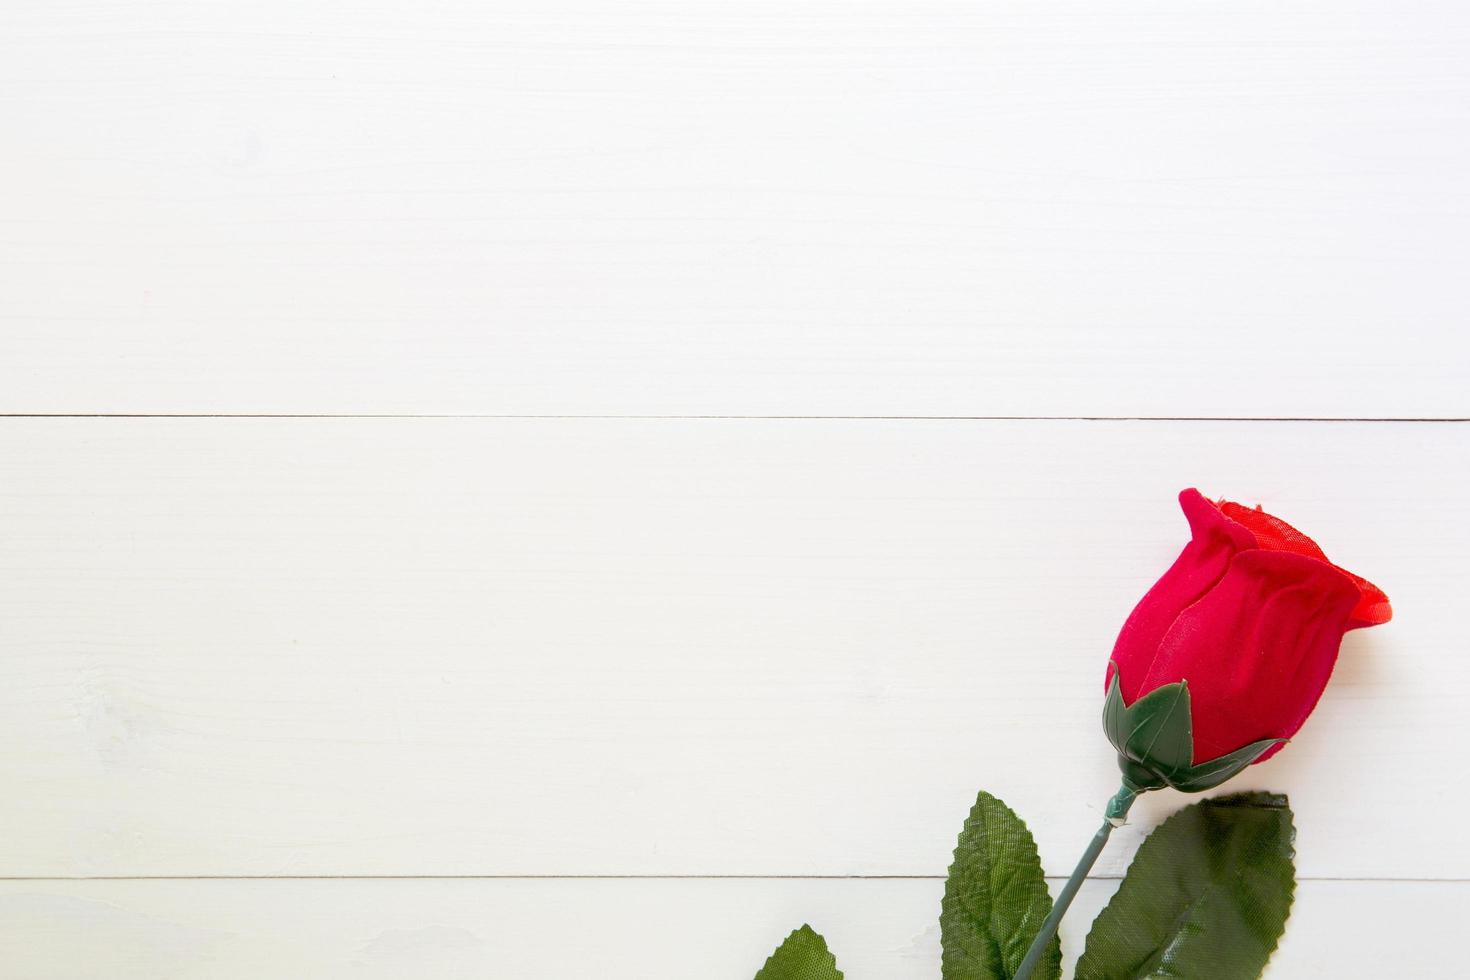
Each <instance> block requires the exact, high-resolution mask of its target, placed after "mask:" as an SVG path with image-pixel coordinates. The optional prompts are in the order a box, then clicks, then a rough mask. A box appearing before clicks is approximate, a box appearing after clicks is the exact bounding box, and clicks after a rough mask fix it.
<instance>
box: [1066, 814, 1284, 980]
mask: <svg viewBox="0 0 1470 980" xmlns="http://www.w3.org/2000/svg"><path fill="white" fill-rule="evenodd" d="M1295 836H1296V832H1295V830H1294V829H1293V827H1292V823H1291V807H1290V806H1288V805H1287V802H1286V797H1285V796H1279V795H1276V794H1273V793H1240V794H1237V795H1235V796H1225V797H1220V798H1218V799H1213V800H1205V801H1203V802H1200V803H1196V804H1194V805H1193V806H1190V807H1186V808H1185V809H1183V810H1180V811H1179V812H1178V813H1176V814H1174V815H1173V816H1172V817H1170V818H1169V819H1168V820H1165V821H1164V822H1163V823H1162V824H1161V825H1160V826H1159V827H1158V829H1157V830H1155V831H1154V832H1153V833H1152V834H1150V835H1149V836H1148V839H1147V840H1145V841H1144V842H1143V846H1142V847H1140V848H1139V849H1138V856H1137V857H1135V858H1134V859H1133V864H1132V866H1130V867H1129V868H1128V874H1127V876H1126V877H1125V878H1124V879H1123V884H1122V886H1121V887H1119V889H1118V893H1117V894H1116V895H1114V896H1113V900H1112V901H1111V902H1109V903H1108V907H1107V908H1105V909H1103V911H1102V914H1101V915H1099V916H1098V917H1097V921H1095V922H1094V923H1093V924H1092V931H1091V932H1090V933H1088V935H1087V950H1086V952H1084V953H1083V954H1082V959H1081V960H1080V961H1079V962H1078V964H1077V980H1145V978H1149V980H1162V978H1169V980H1176V978H1177V980H1256V978H1257V977H1259V976H1260V975H1261V971H1262V970H1264V969H1265V968H1266V961H1267V960H1268V959H1270V957H1271V953H1272V952H1273V951H1275V949H1276V943H1277V941H1278V940H1280V938H1281V933H1282V931H1283V930H1284V929H1285V928H1286V917H1287V915H1288V914H1290V912H1291V899H1292V893H1293V891H1294V890H1295V888H1296V881H1295V877H1294V875H1295V870H1296V869H1295V866H1294V865H1293V863H1292V856H1293V853H1294V852H1293V848H1292V842H1293V840H1294V838H1295Z"/></svg>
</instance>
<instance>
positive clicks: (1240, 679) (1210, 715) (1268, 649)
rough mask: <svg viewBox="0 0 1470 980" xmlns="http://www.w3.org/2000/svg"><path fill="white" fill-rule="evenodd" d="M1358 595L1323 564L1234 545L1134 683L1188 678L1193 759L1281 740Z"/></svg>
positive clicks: (1321, 680)
mask: <svg viewBox="0 0 1470 980" xmlns="http://www.w3.org/2000/svg"><path fill="white" fill-rule="evenodd" d="M1357 602H1358V589H1357V587H1356V586H1355V585H1354V584H1353V583H1352V581H1351V580H1350V579H1348V578H1347V576H1345V575H1343V574H1342V573H1341V572H1339V571H1338V570H1337V569H1336V568H1334V567H1333V566H1332V565H1330V564H1328V563H1326V562H1323V561H1319V560H1317V559H1315V558H1311V557H1307V556H1304V555H1299V554H1295V553H1292V552H1287V551H1264V550H1250V551H1242V552H1240V553H1239V554H1237V555H1236V556H1235V557H1234V558H1233V559H1232V560H1231V562H1230V569H1229V571H1228V572H1226V574H1225V576H1224V577H1223V578H1222V579H1221V580H1220V582H1219V584H1218V585H1216V586H1215V587H1214V588H1213V589H1211V590H1210V592H1209V594H1207V595H1206V596H1204V597H1203V598H1202V599H1200V600H1199V601H1198V602H1196V603H1195V604H1194V605H1192V606H1190V607H1189V608H1188V609H1186V610H1185V611H1184V612H1183V613H1181V614H1180V615H1179V618H1178V619H1177V620H1176V621H1175V622H1174V624H1173V625H1172V626H1171V627H1170V628H1169V631H1168V633H1167V635H1166V636H1165V637H1164V639H1163V641H1162V642H1161V643H1160V644H1159V651H1158V656H1157V657H1156V658H1155V660H1154V662H1153V663H1152V664H1150V665H1149V668H1148V670H1147V672H1146V673H1145V674H1144V675H1143V676H1142V677H1140V678H1139V686H1140V687H1141V688H1142V689H1143V690H1145V691H1149V690H1153V689H1154V688H1156V687H1159V686H1161V685H1163V684H1171V683H1173V682H1175V681H1179V680H1184V681H1188V683H1189V694H1190V704H1191V709H1192V716H1193V723H1194V758H1195V761H1196V762H1197V763H1198V762H1203V761H1205V760H1208V759H1213V758H1217V757H1219V756H1221V755H1224V754H1225V753H1227V752H1233V751H1235V750H1236V749H1238V748H1240V747H1241V746H1244V745H1248V744H1250V743H1251V742H1254V741H1257V740H1259V739H1263V738H1290V737H1291V736H1292V735H1294V734H1296V731H1297V729H1299V728H1300V727H1301V726H1302V723H1303V722H1305V721H1306V720H1307V716H1308V715H1309V714H1311V712H1312V709H1313V708H1314V707H1315V706H1316V704H1317V701H1318V699H1319V698H1320V697H1321V696H1322V690H1323V689H1324V688H1325V687H1326V686H1327V679H1328V678H1329V677H1330V676H1331V675H1332V667H1333V665H1334V664H1335V663H1336V661H1337V652H1338V648H1339V646H1340V645H1341V643H1342V634H1343V631H1344V630H1346V629H1347V626H1348V617H1349V614H1350V613H1351V612H1352V610H1353V607H1354V605H1355V603H1357ZM1125 677H1126V674H1125ZM1263 758H1264V756H1263Z"/></svg>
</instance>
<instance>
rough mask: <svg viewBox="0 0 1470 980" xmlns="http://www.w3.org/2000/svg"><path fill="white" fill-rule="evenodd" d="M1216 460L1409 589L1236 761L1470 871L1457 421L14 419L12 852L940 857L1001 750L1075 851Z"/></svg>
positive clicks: (416, 869) (1059, 866)
mask: <svg viewBox="0 0 1470 980" xmlns="http://www.w3.org/2000/svg"><path fill="white" fill-rule="evenodd" d="M1186 482H1189V483H1198V484H1199V485H1200V486H1202V487H1204V488H1205V489H1206V490H1207V491H1209V492H1211V493H1225V492H1228V493H1229V494H1230V495H1231V496H1233V497H1236V498H1239V499H1244V500H1246V501H1252V502H1253V501H1257V500H1259V501H1261V502H1263V503H1265V504H1267V505H1268V506H1269V507H1270V509H1272V510H1274V511H1276V512H1278V513H1282V514H1285V515H1289V516H1290V517H1291V518H1293V519H1294V520H1296V521H1297V522H1298V523H1299V524H1300V525H1301V526H1302V527H1303V528H1305V529H1307V530H1309V531H1310V532H1312V533H1314V534H1316V535H1317V536H1318V538H1319V540H1321V541H1322V542H1323V543H1324V545H1325V546H1326V547H1327V548H1328V549H1329V550H1330V553H1331V554H1332V555H1333V557H1334V558H1336V559H1337V560H1338V561H1340V562H1342V563H1343V564H1344V565H1346V566H1347V567H1349V568H1352V569H1354V570H1356V571H1359V572H1361V573H1362V574H1364V575H1366V576H1370V577H1372V578H1373V579H1374V580H1376V581H1377V582H1378V583H1379V584H1380V585H1382V586H1383V587H1384V588H1385V589H1386V590H1387V591H1388V593H1389V594H1390V595H1391V596H1393V597H1394V599H1395V601H1396V603H1397V605H1396V611H1397V618H1396V619H1395V621H1394V622H1393V623H1392V624H1390V625H1388V626H1385V627H1381V628H1378V629H1375V630H1372V631H1367V632H1363V633H1355V634H1352V635H1350V637H1349V638H1348V640H1347V642H1346V643H1345V646H1344V653H1343V657H1342V660H1341V662H1340V665H1339V669H1338V675H1337V677H1336V678H1335V680H1334V683H1333V685H1332V687H1331V688H1330V689H1329V691H1328V693H1327V696H1326V699H1325V701H1324V703H1323V705H1322V706H1321V709H1320V710H1319V711H1318V712H1317V715H1316V717H1315V718H1314V720H1313V722H1312V724H1310V725H1309V726H1308V727H1307V728H1306V729H1304V730H1303V732H1302V733H1301V734H1300V736H1299V737H1298V738H1297V740H1296V742H1295V744H1294V745H1293V746H1292V747H1291V748H1290V749H1289V750H1288V751H1286V752H1283V753H1282V754H1281V755H1280V756H1279V758H1278V759H1276V760H1273V761H1272V762H1271V763H1269V764H1267V765H1264V766H1261V767H1257V768H1254V769H1252V770H1251V771H1250V774H1249V775H1248V776H1247V777H1244V778H1243V779H1241V780H1239V781H1237V782H1236V783H1235V784H1233V785H1235V786H1238V787H1244V786H1260V787H1267V788H1274V789H1279V790H1284V791H1288V792H1290V793H1291V794H1292V796H1293V799H1294V803H1295V806H1296V808H1297V811H1298V814H1299V820H1300V824H1301V827H1302V834H1301V844H1300V864H1299V867H1300V871H1301V872H1302V874H1304V875H1306V876H1308V877H1324V878H1326V877H1330V878H1341V877H1369V878H1470V844H1467V841H1466V838H1465V835H1464V834H1463V833H1461V822H1462V821H1461V817H1462V810H1463V808H1464V806H1466V805H1467V803H1470V797H1467V793H1470V790H1467V787H1466V785H1465V783H1464V782H1463V781H1460V780H1455V779H1446V778H1445V769H1444V766H1445V760H1446V759H1455V758H1464V757H1470V728H1467V727H1466V725H1465V724H1464V717H1463V711H1462V710H1461V708H1462V706H1463V705H1464V704H1465V703H1466V699H1467V698H1470V660H1467V658H1466V657H1464V656H1463V655H1462V652H1463V651H1462V650H1461V646H1460V620H1461V617H1462V615H1463V602H1462V598H1463V594H1464V585H1465V582H1464V575H1463V573H1462V571H1461V570H1460V569H1461V561H1462V556H1463V555H1465V554H1470V521H1467V519H1466V518H1467V514H1466V501H1467V499H1470V426H1466V425H1461V424H1456V423H1442V424H1437V425H1430V424H1404V423H1333V424H1324V423H1252V424H1243V423H1232V422H1217V423H1198V422H1195V423H1187V422H1045V421H1039V422H1038V421H1033V422H979V421H905V422H875V421H853V420H848V421H844V420H827V421H800V422H798V421H750V420H705V421H677V420H660V421H646V420H643V421H639V420H623V421H619V420H601V421H596V422H592V421H588V420H468V421H466V420H460V421H446V420H424V419H419V420H382V419H378V420H373V419H368V420H343V419H331V420H304V419H274V420H270V419H228V420H224V419H192V420H168V419H148V420H140V419H109V420H95V419H44V420H18V419H12V420H9V421H8V422H7V423H6V424H5V425H4V426H0V484H3V486H4V487H5V498H4V499H5V504H6V506H5V508H4V511H3V516H0V548H3V553H4V554H5V555H6V563H7V568H6V573H5V574H4V575H3V576H0V623H3V629H4V633H3V636H0V642H3V644H4V648H5V649H6V650H7V662H8V664H9V678H8V681H7V688H8V690H9V692H10V693H9V695H8V700H9V707H8V709H7V710H6V712H5V713H4V714H3V716H0V726H3V727H0V745H5V746H9V747H10V748H9V749H7V750H6V751H5V752H3V753H0V785H4V786H6V787H7V792H8V793H9V794H11V797H12V799H14V800H16V801H17V803H16V804H15V805H14V806H12V808H11V810H10V813H9V814H8V821H7V832H6V833H5V834H3V835H0V865H3V866H4V867H6V868H7V869H8V870H9V873H10V874H14V875H27V876H53V875H61V876H71V875H150V874H161V875H344V874H358V875H361V874H391V875H424V874H440V875H452V874H472V875H506V874H518V875H543V874H558V875H569V874H640V875H641V874H660V875H689V874H718V875H732V874H739V875H790V874H801V875H815V874H821V875H850V874H902V875H932V874H939V873H942V871H943V869H944V868H945V866H946V865H947V863H948V853H949V850H950V848H951V847H952V843H953V836H954V833H955V832H956V830H957V828H958V825H959V821H960V820H961V818H962V817H963V815H964V812H965V810H966V809H967V807H968V805H969V803H970V801H971V800H972V799H973V794H974V792H975V790H976V789H977V788H979V787H985V788H988V789H990V790H992V791H993V792H996V793H998V794H999V795H1001V796H1003V797H1004V798H1005V799H1007V800H1008V801H1009V802H1010V803H1011V804H1012V805H1014V806H1015V807H1016V808H1017V809H1018V810H1019V811H1020V812H1021V813H1022V814H1024V815H1025V816H1026V818H1027V819H1028V821H1029V822H1030V823H1032V825H1033V826H1034V828H1035V830H1036V834H1037V837H1038V840H1039V843H1040V846H1041V849H1042V853H1043V855H1044V859H1045V861H1046V863H1047V865H1048V867H1050V868H1052V869H1054V870H1058V871H1060V870H1065V869H1066V868H1069V867H1070V866H1071V863H1072V861H1073V860H1074V859H1075V855H1076V853H1077V852H1078V851H1079V850H1080V848H1081V846H1082V844H1083V843H1084V842H1085V841H1086V839H1087V837H1088V836H1089V835H1090V834H1091V831H1092V829H1093V825H1094V824H1095V823H1096V822H1097V820H1098V817H1099V812H1100V807H1101V805H1102V803H1103V801H1104V800H1105V799H1106V797H1107V796H1108V795H1109V794H1110V793H1111V791H1112V789H1113V788H1114V783H1115V780H1116V769H1115V767H1114V765H1113V762H1112V757H1111V750H1110V749H1109V748H1108V747H1107V745H1106V742H1105V741H1104V739H1103V738H1102V735H1101V732H1100V729H1099V721H1098V717H1099V712H1100V710H1101V696H1102V676H1103V669H1104V664H1105V661H1106V658H1107V654H1108V651H1109V650H1110V648H1111V644H1112V639H1113V636H1114V634H1115V633H1116V631H1117V629H1118V627H1119V625H1120V624H1121V623H1122V620H1123V618H1124V616H1125V615H1126V614H1127V612H1128V611H1129V609H1130V608H1131V607H1132V605H1133V603H1134V602H1135V601H1136V600H1137V598H1138V597H1139V596H1140V595H1141V594H1142V593H1143V591H1144V590H1145V589H1146V588H1147V586H1148V585H1149V584H1150V583H1151V582H1152V580H1153V579H1154V578H1155V577H1157V575H1158V574H1160V573H1161V572H1162V571H1163V569H1164V568H1165V567H1166V566H1167V564H1168V563H1169V561H1171V560H1172V559H1173V557H1174V555H1175V554H1176V553H1177V551H1178V549H1179V548H1180V547H1181V546H1182V543H1183V541H1184V540H1185V539H1186V528H1185V525H1184V521H1183V518H1182V516H1181V515H1180V514H1179V513H1178V510H1177V507H1176V505H1175V502H1174V499H1173V497H1174V494H1175V492H1176V491H1177V489H1178V488H1179V486H1180V484H1181V483H1186ZM1386 800H1403V801H1408V800H1413V801H1417V803H1416V804H1415V805H1394V806H1384V805H1381V804H1382V802H1383V801H1386ZM1370 801H1371V802H1372V803H1373V804H1374V805H1368V803H1369V802H1370ZM1179 802H1180V800H1179V798H1178V797H1175V796H1173V795H1160V796H1158V797H1156V798H1148V799H1146V800H1145V801H1144V802H1143V803H1142V804H1140V806H1139V808H1138V809H1137V810H1136V811H1135V813H1136V815H1137V817H1138V818H1139V819H1138V825H1137V826H1138V827H1139V828H1146V827H1148V826H1150V825H1151V823H1152V822H1153V821H1154V819H1155V818H1157V817H1158V816H1160V815H1162V814H1165V813H1167V812H1169V811H1170V810H1172V809H1173V808H1174V807H1176V806H1178V805H1179ZM1136 839H1137V832H1136V831H1134V832H1133V833H1129V834H1126V835H1124V836H1123V840H1122V841H1121V842H1120V843H1119V844H1118V845H1117V846H1115V847H1113V848H1112V849H1111V850H1110V852H1109V855H1108V856H1107V857H1106V858H1105V860H1104V864H1103V865H1102V866H1101V869H1102V870H1104V871H1108V872H1116V871H1119V870H1120V869H1121V867H1122V862H1124V861H1125V860H1126V858H1127V855H1128V854H1129V853H1130V851H1131V848H1132V846H1133V844H1134V843H1135V841H1136ZM1426 840H1429V841H1434V842H1435V844H1434V846H1432V847H1428V846H1426V845H1425V842H1426Z"/></svg>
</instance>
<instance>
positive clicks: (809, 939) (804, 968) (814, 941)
mask: <svg viewBox="0 0 1470 980" xmlns="http://www.w3.org/2000/svg"><path fill="white" fill-rule="evenodd" d="M755 980H842V971H841V970H839V969H837V959H836V958H835V957H834V956H833V955H832V954H831V953H830V952H828V951H827V941H826V940H825V939H823V938H822V937H821V936H820V935H819V934H818V933H817V932H816V931H815V930H814V929H812V927H811V926H805V925H804V926H802V927H801V928H800V929H798V930H796V931H795V932H793V933H792V934H791V935H789V936H787V937H786V941H785V942H784V943H782V944H781V945H780V946H777V947H776V951H775V952H774V953H772V954H771V958H770V959H768V960H766V965H765V966H763V967H761V972H759V973H757V974H756V975H755Z"/></svg>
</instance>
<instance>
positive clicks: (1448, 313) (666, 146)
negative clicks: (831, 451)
mask: <svg viewBox="0 0 1470 980" xmlns="http://www.w3.org/2000/svg"><path fill="white" fill-rule="evenodd" d="M1467 55H1470V7H1467V6H1466V5H1465V4H1462V3H1448V2H1422V0H1394V2H1386V0H1371V2H1364V0H1347V2H1340V0H1335V2H1314V3H1301V2H1286V3H1282V2H1274V0H1273V2H1265V0H1250V2H1239V3H1228V4H1223V3H1198V2H1186V3H1179V2H1162V0H1159V2H1151V0H1126V2H1122V3H1112V4H1109V5H1108V6H1107V8H1106V9H1101V8H1099V7H1098V6H1097V5H1096V4H1095V3H1087V2H1074V3H1019V2H999V3H974V2H968V0H952V2H934V0H923V2H917V3H916V2H908V0H882V2H878V3H869V4H863V5H852V4H833V3H815V2H791V0H781V2H772V0H763V2H754V3H752V2H748V0H666V2H654V3H636V4H625V3H608V2H600V0H552V2H543V0H534V2H532V0H518V2H488V3H487V2H484V0H448V2H436V3H430V4H423V3H408V2H401V0H388V2H385V0H365V2H352V3H345V2H340V0H338V2H330V3H310V4H302V3H296V2H291V0H249V2H245V0H228V2H218V3H207V4H201V3H193V2H185V0H153V2H147V3H131V4H106V3H98V2H67V3H12V4H7V5H6V6H5V9H4V10H3V11H0V86H3V89H4V92H5V97H4V99H3V101H0V133H3V139H4V149H5V179H4V180H3V181H0V268H4V269H5V270H6V273H7V275H6V281H5V283H4V285H3V303H4V307H3V310H0V316H3V318H4V319H3V320H0V323H3V325H4V330H3V335H0V410H3V411H7V412H166V413H178V412H185V413H188V412H194V413H213V412H233V413H257V412H267V413H454V414H593V415H598V414H657V415H667V414H677V415H688V414H699V415H703V414H736V415H768V414H777V415H793V414H795V415H806V414H819V415H963V416H975V415H1064V416H1070V415H1086V416H1117V415H1122V416H1133V415H1149V416H1225V417H1234V416H1268V417H1269V416H1296V417H1322V416H1332V417H1378V416H1393V417H1464V416H1467V415H1470V401H1467V395H1466V391H1467V386H1466V384H1465V370H1464V365H1465V361H1466V355H1467V346H1466V342H1465V339H1464V331H1463V325H1464V323H1465V322H1466V320H1467V318H1470V300H1467V296H1470V293H1467V291H1466V290H1465V289H1464V288H1463V285H1462V282H1461V280H1462V279H1463V275H1462V273H1463V270H1464V268H1465V267H1466V265H1467V263H1470V246H1467V242H1470V237H1467V236H1466V235H1465V215H1466V210H1467V206H1470V205H1467V190H1470V135H1467V134H1470V127H1467V121H1470V87H1467V86H1466V85H1465V84H1464V65H1465V63H1466V61H1467Z"/></svg>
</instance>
